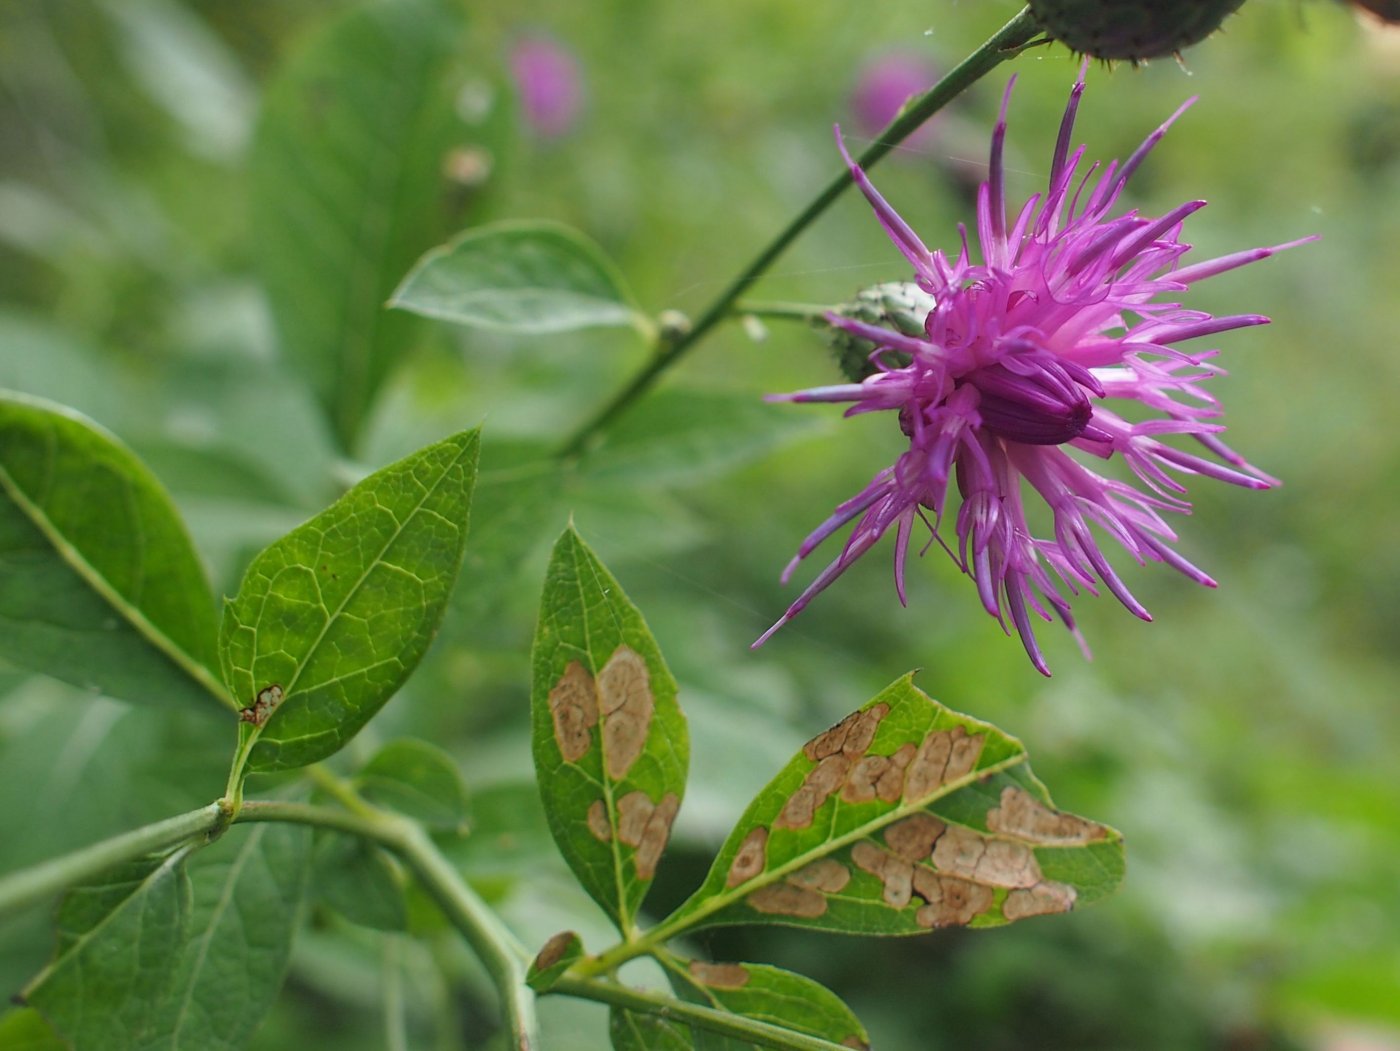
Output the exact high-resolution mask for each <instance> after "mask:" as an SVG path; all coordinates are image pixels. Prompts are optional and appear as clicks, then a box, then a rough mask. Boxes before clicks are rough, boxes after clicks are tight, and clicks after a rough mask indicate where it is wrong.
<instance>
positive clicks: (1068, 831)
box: [987, 785, 1108, 843]
mask: <svg viewBox="0 0 1400 1051" xmlns="http://www.w3.org/2000/svg"><path fill="white" fill-rule="evenodd" d="M987 827H988V828H989V829H991V830H992V831H993V832H1001V833H1003V834H1004V835H1008V836H1019V837H1020V838H1021V839H1028V840H1031V841H1032V842H1034V843H1092V842H1094V841H1095V840H1099V839H1103V838H1105V837H1106V836H1107V835H1108V829H1106V828H1104V826H1103V825H1100V824H1098V823H1097V822H1094V821H1086V820H1085V819H1084V818H1082V817H1076V816H1075V815H1074V814H1063V813H1061V812H1060V811H1058V810H1051V809H1050V808H1049V807H1047V806H1045V805H1044V804H1043V803H1041V802H1040V801H1039V800H1037V799H1036V798H1035V797H1034V796H1032V795H1031V794H1030V793H1029V792H1027V791H1026V790H1025V789H1023V788H1017V787H1015V786H1014V785H1007V786H1006V787H1005V788H1003V789H1002V790H1001V806H998V807H993V808H992V809H991V810H988V811H987Z"/></svg>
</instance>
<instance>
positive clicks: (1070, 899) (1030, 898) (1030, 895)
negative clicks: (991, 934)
mask: <svg viewBox="0 0 1400 1051" xmlns="http://www.w3.org/2000/svg"><path fill="white" fill-rule="evenodd" d="M1076 897H1078V894H1077V892H1076V891H1075V889H1074V888H1073V887H1071V886H1069V885H1068V884H1066V883H1054V882H1051V881H1050V880H1046V881H1045V882H1044V883H1037V884H1036V885H1035V886H1034V887H1028V888H1024V889H1021V890H1013V891H1012V892H1011V893H1010V894H1008V895H1007V896H1006V900H1005V901H1004V902H1002V903H1001V914H1002V915H1003V916H1005V917H1006V918H1007V919H1008V920H1020V919H1024V918H1025V917H1027V916H1044V915H1045V914H1047V913H1051V912H1069V910H1070V909H1072V908H1074V899H1075V898H1076Z"/></svg>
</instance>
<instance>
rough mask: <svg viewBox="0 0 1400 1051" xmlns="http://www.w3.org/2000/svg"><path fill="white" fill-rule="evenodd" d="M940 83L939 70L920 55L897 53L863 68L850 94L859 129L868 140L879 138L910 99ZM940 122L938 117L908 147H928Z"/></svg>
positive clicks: (911, 138) (882, 56) (908, 143)
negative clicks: (874, 137) (873, 137)
mask: <svg viewBox="0 0 1400 1051" xmlns="http://www.w3.org/2000/svg"><path fill="white" fill-rule="evenodd" d="M937 82H938V69H937V67H936V66H934V64H933V63H932V62H930V61H929V60H928V59H926V58H924V57H923V56H922V55H920V54H917V53H914V52H909V51H895V52H891V53H889V54H886V55H881V56H879V57H877V58H874V59H872V60H871V61H869V62H867V63H866V64H865V66H864V68H862V69H861V72H860V76H859V77H858V78H857V80H856V87H855V91H853V92H852V93H851V109H852V111H853V112H854V114H855V119H856V127H857V128H858V129H859V130H860V133H861V134H862V135H864V136H866V137H867V138H869V137H872V136H875V135H878V134H879V133H880V132H881V131H883V130H884V128H885V127H886V125H888V124H889V122H890V121H892V120H894V118H895V116H896V115H897V114H898V113H899V111H900V109H901V108H902V107H903V106H904V104H905V103H906V102H908V101H909V99H910V97H911V96H913V95H918V94H921V93H923V92H925V91H927V90H928V89H929V88H931V87H933V85H934V84H936V83H937ZM937 123H938V118H937V117H934V118H933V119H932V120H931V121H928V122H926V123H925V124H924V125H923V126H922V127H921V128H919V130H918V131H916V132H915V133H914V134H913V135H911V136H910V137H909V138H908V139H906V140H905V144H906V145H908V146H922V145H927V144H928V142H929V140H930V139H931V138H932V137H933V135H934V133H935V128H936V125H937Z"/></svg>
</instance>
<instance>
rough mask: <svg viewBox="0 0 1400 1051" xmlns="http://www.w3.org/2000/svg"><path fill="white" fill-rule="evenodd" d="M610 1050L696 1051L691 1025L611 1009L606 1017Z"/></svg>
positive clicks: (655, 1016) (620, 1009) (617, 1008)
mask: <svg viewBox="0 0 1400 1051" xmlns="http://www.w3.org/2000/svg"><path fill="white" fill-rule="evenodd" d="M608 1036H610V1037H611V1038H612V1046H613V1051H695V1044H694V1043H693V1042H692V1041H691V1038H690V1026H688V1025H685V1024H684V1023H682V1022H677V1021H674V1020H672V1019H669V1018H660V1017H658V1016H657V1015H649V1014H640V1013H638V1012H636V1011H624V1010H623V1009H622V1008H620V1007H614V1008H613V1009H612V1011H610V1012H609V1014H608Z"/></svg>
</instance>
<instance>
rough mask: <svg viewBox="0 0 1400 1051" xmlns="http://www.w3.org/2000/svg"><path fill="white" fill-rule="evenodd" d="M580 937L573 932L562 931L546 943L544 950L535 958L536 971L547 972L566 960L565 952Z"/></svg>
mask: <svg viewBox="0 0 1400 1051" xmlns="http://www.w3.org/2000/svg"><path fill="white" fill-rule="evenodd" d="M577 937H578V935H577V934H575V933H574V932H573V931H560V932H559V933H558V934H556V935H554V937H552V938H550V939H549V941H547V942H545V943H544V948H543V949H541V950H540V952H539V955H538V956H536V957H535V963H534V969H535V970H537V971H547V970H549V969H550V968H551V967H553V966H554V965H555V964H556V963H558V962H559V961H560V960H562V959H563V958H564V953H565V951H566V950H567V949H568V948H569V946H570V945H571V944H572V943H573V941H574V939H575V938H577Z"/></svg>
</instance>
